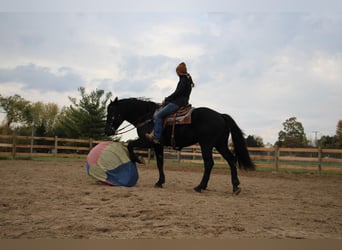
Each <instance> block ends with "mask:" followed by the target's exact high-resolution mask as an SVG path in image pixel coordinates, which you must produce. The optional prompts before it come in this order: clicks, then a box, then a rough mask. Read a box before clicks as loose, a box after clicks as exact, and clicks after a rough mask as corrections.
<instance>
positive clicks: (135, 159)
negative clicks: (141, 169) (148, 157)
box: [127, 138, 148, 164]
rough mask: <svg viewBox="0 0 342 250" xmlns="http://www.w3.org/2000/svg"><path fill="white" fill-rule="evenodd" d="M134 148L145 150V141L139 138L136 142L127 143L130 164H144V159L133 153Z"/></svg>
mask: <svg viewBox="0 0 342 250" xmlns="http://www.w3.org/2000/svg"><path fill="white" fill-rule="evenodd" d="M136 147H139V148H147V147H148V145H147V144H146V141H145V140H142V139H140V138H139V139H137V140H134V141H131V142H129V143H128V145H127V149H128V154H129V158H130V159H131V161H132V162H138V163H141V164H145V161H144V159H143V158H142V157H141V156H137V155H136V154H135V153H134V148H136Z"/></svg>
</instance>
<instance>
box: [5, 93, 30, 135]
mask: <svg viewBox="0 0 342 250" xmlns="http://www.w3.org/2000/svg"><path fill="white" fill-rule="evenodd" d="M29 103H30V102H29V101H27V100H25V99H24V98H22V97H21V96H20V95H13V96H9V97H3V96H1V95H0V107H1V108H2V109H3V110H4V111H5V113H6V126H7V128H10V127H11V125H13V124H15V123H19V124H20V125H23V124H25V123H27V121H26V114H27V113H28V111H27V107H28V105H29Z"/></svg>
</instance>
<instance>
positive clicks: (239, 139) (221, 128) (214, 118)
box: [105, 98, 255, 194]
mask: <svg viewBox="0 0 342 250" xmlns="http://www.w3.org/2000/svg"><path fill="white" fill-rule="evenodd" d="M159 107H160V105H158V104H156V103H154V102H151V101H148V100H142V99H137V98H128V99H122V100H118V98H116V99H115V100H114V101H111V103H110V104H109V105H108V108H107V122H106V128H105V133H106V134H107V135H108V136H110V135H114V134H115V133H116V132H117V130H118V128H119V126H120V125H121V124H122V123H123V122H124V121H128V122H129V123H131V124H133V125H134V126H135V127H136V128H137V133H138V136H139V138H138V139H137V140H134V141H131V142H130V143H128V146H127V148H128V151H129V156H130V158H131V160H132V161H133V162H140V163H142V161H141V159H140V158H139V157H138V156H137V155H136V154H135V153H134V151H133V149H134V148H136V147H138V148H154V150H155V154H156V159H157V166H158V170H159V180H158V182H157V183H156V184H155V186H156V187H162V186H163V184H164V183H165V175H164V169H163V161H164V158H163V145H165V146H170V145H171V131H172V128H171V126H166V127H165V128H164V131H163V136H162V140H161V142H162V144H163V145H161V144H153V143H151V142H150V141H149V140H147V138H146V137H145V134H146V133H148V132H151V131H152V129H153V114H154V112H155V111H156V109H158V108H159ZM191 120H192V122H191V124H186V125H176V126H175V129H174V138H175V142H176V145H175V146H176V147H177V148H182V147H186V146H190V145H193V144H195V143H199V145H200V147H201V152H202V157H203V160H204V174H203V178H202V180H201V182H200V184H199V185H198V186H197V187H195V188H194V189H195V191H197V192H201V191H202V190H205V189H206V188H207V185H208V181H209V177H210V173H211V170H212V167H213V165H214V161H213V156H212V151H213V148H216V150H217V151H218V152H219V153H220V154H221V155H222V156H223V158H224V159H225V160H226V161H227V162H228V164H229V166H230V170H231V181H232V185H233V193H234V194H239V193H240V191H241V188H239V184H240V181H239V179H238V176H237V169H236V163H237V162H238V165H239V167H243V168H244V169H250V170H254V169H255V165H254V163H253V162H252V161H251V159H250V156H249V153H248V151H247V147H246V143H245V139H244V137H243V133H242V131H241V130H240V128H239V127H238V125H237V124H236V123H235V121H234V120H233V119H232V118H231V117H230V116H229V115H227V114H220V113H218V112H216V111H214V110H211V109H209V108H196V109H194V110H193V112H192V114H191ZM229 133H231V134H232V139H233V144H234V151H235V155H233V153H232V152H231V151H230V150H229V148H228V145H227V143H228V138H229Z"/></svg>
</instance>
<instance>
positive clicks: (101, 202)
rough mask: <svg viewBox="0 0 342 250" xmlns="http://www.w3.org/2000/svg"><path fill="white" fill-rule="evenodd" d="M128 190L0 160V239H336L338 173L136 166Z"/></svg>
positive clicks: (77, 171) (51, 165)
mask: <svg viewBox="0 0 342 250" xmlns="http://www.w3.org/2000/svg"><path fill="white" fill-rule="evenodd" d="M139 175H140V178H139V182H138V185H137V186H135V187H132V188H126V187H110V186H106V185H102V184H97V183H96V181H95V180H94V179H92V178H91V177H89V176H87V174H86V169H85V164H84V162H38V161H19V160H18V161H11V160H8V161H7V160H2V161H0V176H1V178H0V180H1V182H0V239H17V238H20V239H31V238H34V239H51V238H58V239H79V238H86V239H103V238H104V239H113V238H114V239H118V238H119V239H169V238H171V239H190V238H191V239H197V238H201V239H203V238H214V239H218V238H224V239H246V238H249V239H253V238H257V239H279V238H281V239H285V238H291V239H342V196H341V194H342V176H318V175H298V174H279V173H278V174H275V173H258V172H254V173H245V172H239V177H240V181H241V187H242V192H241V194H240V195H239V196H232V195H231V184H230V176H229V172H228V170H216V171H214V172H213V173H212V175H211V179H210V182H209V186H208V190H207V191H205V192H203V193H201V194H199V193H195V192H194V191H193V187H194V186H195V185H197V184H198V183H199V181H200V179H201V176H202V169H198V168H193V167H168V168H166V185H165V187H164V188H163V189H156V188H154V187H153V184H154V183H155V182H156V180H157V176H158V173H157V170H156V169H155V168H154V166H139Z"/></svg>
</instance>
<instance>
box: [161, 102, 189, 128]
mask: <svg viewBox="0 0 342 250" xmlns="http://www.w3.org/2000/svg"><path fill="white" fill-rule="evenodd" d="M194 109H195V108H193V107H192V106H191V104H188V105H186V106H184V107H181V108H179V109H178V110H177V111H176V112H175V113H173V114H170V115H168V116H166V117H165V118H164V120H163V124H164V127H165V126H166V125H172V126H174V125H176V124H190V123H191V113H192V111H193V110H194Z"/></svg>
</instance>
